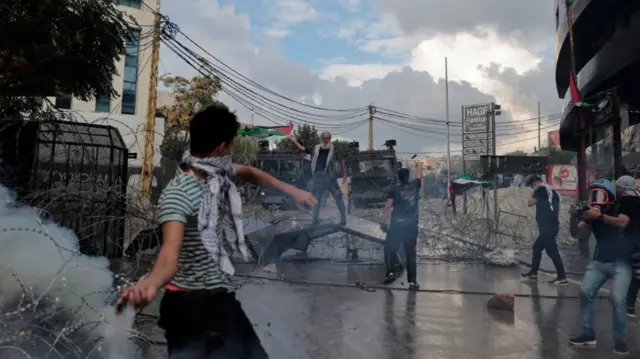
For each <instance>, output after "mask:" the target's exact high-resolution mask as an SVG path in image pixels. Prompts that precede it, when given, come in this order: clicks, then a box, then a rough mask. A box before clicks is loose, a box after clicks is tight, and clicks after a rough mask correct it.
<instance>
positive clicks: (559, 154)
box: [539, 146, 577, 165]
mask: <svg viewBox="0 0 640 359" xmlns="http://www.w3.org/2000/svg"><path fill="white" fill-rule="evenodd" d="M539 155H540V156H547V157H549V164H554V165H570V164H573V163H575V162H576V161H577V154H576V153H575V152H570V151H562V150H559V149H557V148H556V147H553V146H547V147H543V148H541V149H540V151H539Z"/></svg>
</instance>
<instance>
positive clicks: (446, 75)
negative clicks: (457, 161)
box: [444, 57, 451, 200]
mask: <svg viewBox="0 0 640 359" xmlns="http://www.w3.org/2000/svg"><path fill="white" fill-rule="evenodd" d="M444 91H445V94H444V98H445V102H446V111H445V113H446V116H447V181H446V186H447V187H446V188H445V190H446V191H447V193H448V195H449V200H451V192H450V191H449V190H448V189H449V182H450V181H451V137H450V134H451V132H450V130H451V128H450V124H449V65H448V60H447V58H446V57H445V58H444Z"/></svg>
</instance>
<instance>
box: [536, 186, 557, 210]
mask: <svg viewBox="0 0 640 359" xmlns="http://www.w3.org/2000/svg"><path fill="white" fill-rule="evenodd" d="M540 188H544V189H545V191H547V198H548V199H549V206H550V207H551V211H555V210H556V208H553V192H555V189H553V187H551V186H549V185H548V184H546V183H543V184H542V185H540V187H539V188H538V189H537V190H538V191H539V190H540Z"/></svg>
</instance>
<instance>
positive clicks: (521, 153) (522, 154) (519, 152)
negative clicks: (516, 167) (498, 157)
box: [506, 150, 529, 156]
mask: <svg viewBox="0 0 640 359" xmlns="http://www.w3.org/2000/svg"><path fill="white" fill-rule="evenodd" d="M528 155H529V154H528V153H526V152H524V151H521V150H517V151H513V152H508V153H507V154H506V156H528Z"/></svg>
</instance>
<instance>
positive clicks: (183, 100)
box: [158, 76, 226, 130]
mask: <svg viewBox="0 0 640 359" xmlns="http://www.w3.org/2000/svg"><path fill="white" fill-rule="evenodd" d="M160 81H162V83H163V84H164V86H166V87H167V88H168V89H169V92H170V93H171V94H172V95H173V96H175V97H174V101H173V104H171V105H170V106H162V107H160V108H159V109H158V111H159V112H161V113H162V114H164V115H165V117H166V118H167V126H170V127H173V126H176V127H179V128H181V129H184V130H186V129H188V128H189V121H191V117H192V116H193V115H194V114H195V113H196V112H198V111H199V110H201V109H203V108H205V107H208V106H224V107H226V105H225V104H223V103H222V102H220V101H218V100H216V99H215V97H216V96H217V95H218V92H220V89H221V86H220V79H219V78H215V77H202V76H199V77H194V78H191V79H186V78H184V77H180V76H162V77H160Z"/></svg>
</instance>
